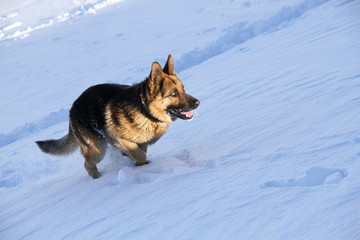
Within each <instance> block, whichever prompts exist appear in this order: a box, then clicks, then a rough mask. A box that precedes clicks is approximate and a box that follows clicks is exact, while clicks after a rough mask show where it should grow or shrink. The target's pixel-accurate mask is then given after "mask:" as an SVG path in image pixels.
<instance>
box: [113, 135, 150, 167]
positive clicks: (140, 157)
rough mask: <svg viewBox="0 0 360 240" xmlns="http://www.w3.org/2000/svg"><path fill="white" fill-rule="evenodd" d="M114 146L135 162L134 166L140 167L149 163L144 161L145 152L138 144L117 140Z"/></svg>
mask: <svg viewBox="0 0 360 240" xmlns="http://www.w3.org/2000/svg"><path fill="white" fill-rule="evenodd" d="M114 145H115V146H116V147H117V148H119V149H121V150H122V151H124V152H125V154H126V155H127V156H128V157H130V158H131V159H132V160H133V161H134V162H135V166H142V165H145V164H148V163H150V162H149V161H147V160H146V152H145V151H143V150H142V149H141V148H140V147H139V145H138V144H136V143H133V142H130V141H128V140H125V139H117V142H116V143H115V144H114Z"/></svg>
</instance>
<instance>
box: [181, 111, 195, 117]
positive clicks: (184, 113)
mask: <svg viewBox="0 0 360 240" xmlns="http://www.w3.org/2000/svg"><path fill="white" fill-rule="evenodd" d="M180 114H182V115H185V116H186V117H188V118H190V117H192V115H193V113H192V112H180Z"/></svg>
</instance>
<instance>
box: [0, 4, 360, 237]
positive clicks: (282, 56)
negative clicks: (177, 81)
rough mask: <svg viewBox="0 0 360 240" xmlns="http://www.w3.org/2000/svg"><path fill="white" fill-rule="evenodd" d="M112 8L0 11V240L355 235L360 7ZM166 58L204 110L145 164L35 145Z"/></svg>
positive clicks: (15, 7)
mask: <svg viewBox="0 0 360 240" xmlns="http://www.w3.org/2000/svg"><path fill="white" fill-rule="evenodd" d="M116 2H118V1H95V0H94V1H85V0H84V1H80V0H78V1H70V0H66V1H65V0H56V1H51V4H50V2H49V1H43V0H26V1H1V2H0V5H1V7H0V16H1V18H0V23H1V25H0V30H1V32H0V37H1V39H0V40H1V42H0V55H1V58H0V80H1V89H0V115H1V133H0V194H1V200H0V239H11V240H12V239H338V240H343V239H346V240H347V239H350V240H358V239H360V203H359V199H360V177H359V176H360V175H359V173H360V170H359V169H360V128H359V126H360V108H359V106H360V27H359V26H360V15H359V10H360V2H359V1H351V0H336V1H335V0H329V1H327V0H295V1H290V0H286V1H278V0H266V1H257V0H248V1H230V0H229V1H226V0H219V1H190V0H184V1H175V0H168V1H163V0H154V1H141V0H133V1H129V0H123V1H120V2H118V3H116ZM115 3H116V4H115ZM97 4H103V5H101V6H107V7H106V8H102V9H101V10H98V9H99V8H97V7H96V6H100V5H97ZM35 9H36V10H35ZM89 9H95V10H97V11H90V12H89V11H88V10H89ZM77 11H80V13H79V14H76V12H77ZM86 13H95V14H86ZM58 16H64V17H63V18H62V17H60V18H59V17H58ZM56 19H60V20H59V21H58V20H56ZM62 20H64V21H62ZM65 20H67V21H65ZM47 23H49V24H47ZM42 24H45V25H46V24H47V25H46V26H47V28H44V27H45V25H42ZM40 26H42V27H40ZM22 27H23V28H22ZM26 36H27V37H26ZM24 37H26V38H24ZM169 53H171V54H172V55H173V56H174V58H175V68H176V70H177V72H178V75H179V77H180V78H181V79H182V80H183V82H184V84H185V88H186V90H187V92H188V93H189V94H191V95H193V96H195V97H197V98H198V99H200V100H201V107H200V109H199V110H197V112H196V113H195V116H194V119H193V120H192V121H181V120H178V121H176V122H175V123H174V124H173V125H172V126H171V127H170V129H169V131H168V132H167V133H166V134H165V136H164V137H163V138H161V139H160V140H159V141H158V142H157V143H156V144H155V145H153V146H151V147H150V148H149V160H151V164H150V165H145V166H142V167H134V164H133V163H132V162H131V160H130V159H128V158H126V157H122V156H121V154H120V153H119V152H118V151H116V150H115V149H109V151H108V153H107V155H106V157H105V159H104V160H103V161H102V162H101V163H100V166H99V168H100V171H101V172H102V173H103V177H102V178H100V179H97V180H93V179H91V178H90V177H89V176H87V173H86V171H85V169H84V168H83V158H82V156H81V154H80V153H79V152H76V153H74V154H72V155H70V156H67V157H53V156H49V155H45V154H43V153H42V152H41V151H40V150H39V149H38V148H37V146H36V145H35V143H34V141H36V140H42V139H49V138H60V137H62V136H63V135H65V134H66V132H67V124H68V122H67V119H68V110H69V108H70V106H71V104H72V102H73V101H74V100H75V99H76V98H77V97H78V96H79V94H81V92H82V91H84V90H85V89H86V88H87V87H89V86H91V85H94V84H97V83H105V82H117V83H125V84H132V83H136V82H139V81H141V80H143V79H144V78H145V77H146V76H147V75H148V74H149V71H150V66H151V62H152V61H159V62H160V63H161V64H164V62H165V60H166V57H167V54H169Z"/></svg>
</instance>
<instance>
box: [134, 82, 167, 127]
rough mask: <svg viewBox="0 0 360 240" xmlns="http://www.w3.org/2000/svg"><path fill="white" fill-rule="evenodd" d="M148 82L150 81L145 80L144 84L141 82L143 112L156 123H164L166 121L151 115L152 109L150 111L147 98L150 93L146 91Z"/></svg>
mask: <svg viewBox="0 0 360 240" xmlns="http://www.w3.org/2000/svg"><path fill="white" fill-rule="evenodd" d="M147 80H148V79H145V81H144V82H141V83H140V84H139V88H140V94H139V96H140V102H141V112H142V113H143V114H144V115H145V116H146V117H147V118H148V119H150V120H151V121H153V122H156V123H163V122H164V121H161V120H160V119H158V118H156V117H154V116H153V115H152V114H151V112H150V109H149V107H148V102H147V98H146V96H147V94H149V93H148V91H147V89H146V84H145V82H146V81H147Z"/></svg>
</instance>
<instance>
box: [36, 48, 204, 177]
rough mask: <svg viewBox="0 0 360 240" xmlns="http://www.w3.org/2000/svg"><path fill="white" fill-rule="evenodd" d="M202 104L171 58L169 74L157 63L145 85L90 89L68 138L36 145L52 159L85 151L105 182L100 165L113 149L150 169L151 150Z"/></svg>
mask: <svg viewBox="0 0 360 240" xmlns="http://www.w3.org/2000/svg"><path fill="white" fill-rule="evenodd" d="M199 104H200V101H199V100H198V99H196V98H194V97H192V96H190V95H189V94H187V93H186V92H185V89H184V85H183V83H182V82H181V80H180V79H179V78H178V77H177V74H176V72H175V71H174V60H173V58H172V56H171V55H169V56H168V59H167V62H166V64H165V66H164V68H161V66H160V64H159V63H158V62H153V63H152V66H151V71H150V75H149V76H148V77H147V78H146V79H145V80H144V81H142V82H140V83H137V84H134V85H132V86H128V85H120V84H100V85H95V86H92V87H90V88H88V89H87V90H85V91H84V92H83V93H82V94H81V95H80V96H79V97H78V98H77V99H76V100H75V102H74V103H73V105H72V107H71V109H70V114H69V115H70V116H69V132H68V134H67V135H66V136H64V137H62V138H61V139H57V140H45V141H37V142H36V143H37V145H38V146H39V147H40V149H41V150H42V151H43V152H45V153H49V154H52V155H67V154H69V153H71V152H74V151H75V150H76V149H77V148H78V147H79V146H80V148H81V153H82V155H83V156H84V158H85V164H84V166H85V169H86V170H87V172H88V173H89V175H90V176H91V177H92V178H94V179H96V178H99V177H101V173H100V172H99V170H98V169H97V167H96V164H97V163H99V162H100V161H101V160H102V159H103V157H104V155H105V151H106V148H107V145H108V144H111V145H113V146H115V147H116V148H118V149H120V150H121V151H122V152H123V154H124V155H127V156H128V157H130V158H131V159H132V160H133V161H134V162H135V166H142V165H144V164H148V163H149V161H147V159H146V151H147V148H148V145H149V144H153V143H155V142H156V141H157V140H158V139H159V138H160V137H161V136H162V135H163V134H164V133H165V132H166V131H167V130H168V127H169V124H170V123H171V122H173V121H175V120H176V119H177V118H180V119H183V120H188V119H191V118H192V117H193V114H192V111H193V110H194V109H196V108H198V107H199Z"/></svg>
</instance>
